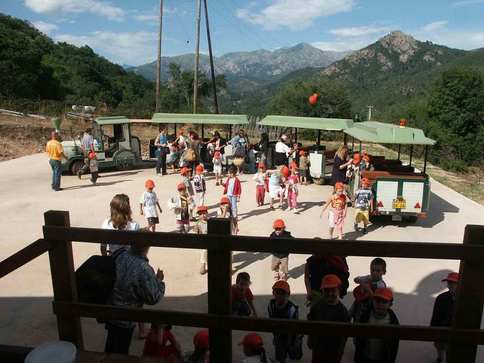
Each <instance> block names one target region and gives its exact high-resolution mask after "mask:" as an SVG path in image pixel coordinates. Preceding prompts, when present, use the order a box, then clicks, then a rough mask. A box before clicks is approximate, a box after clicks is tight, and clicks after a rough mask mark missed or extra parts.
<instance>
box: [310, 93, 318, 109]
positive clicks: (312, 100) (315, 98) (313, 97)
mask: <svg viewBox="0 0 484 363" xmlns="http://www.w3.org/2000/svg"><path fill="white" fill-rule="evenodd" d="M317 103H318V94H317V93H313V94H312V95H311V96H309V104H310V105H311V106H314V105H316V104H317Z"/></svg>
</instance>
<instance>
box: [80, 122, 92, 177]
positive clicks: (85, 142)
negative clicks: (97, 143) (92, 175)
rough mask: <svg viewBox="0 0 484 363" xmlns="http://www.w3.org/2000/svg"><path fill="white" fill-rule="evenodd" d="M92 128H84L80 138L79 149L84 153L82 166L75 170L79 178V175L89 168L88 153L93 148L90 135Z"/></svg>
mask: <svg viewBox="0 0 484 363" xmlns="http://www.w3.org/2000/svg"><path fill="white" fill-rule="evenodd" d="M91 132H92V130H91V129H86V131H85V132H84V134H83V135H82V139H81V150H82V154H83V155H84V166H83V167H82V168H81V169H79V171H78V172H77V177H78V178H79V179H81V175H82V174H85V173H87V171H88V170H89V153H90V152H91V151H92V150H94V137H93V136H92V135H91Z"/></svg>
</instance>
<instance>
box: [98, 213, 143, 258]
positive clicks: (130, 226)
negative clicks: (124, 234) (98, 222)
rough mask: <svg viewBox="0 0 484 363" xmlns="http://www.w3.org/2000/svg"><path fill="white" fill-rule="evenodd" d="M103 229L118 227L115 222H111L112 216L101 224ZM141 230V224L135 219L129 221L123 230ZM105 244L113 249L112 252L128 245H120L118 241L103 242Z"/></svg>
mask: <svg viewBox="0 0 484 363" xmlns="http://www.w3.org/2000/svg"><path fill="white" fill-rule="evenodd" d="M101 228H102V229H116V228H114V226H113V222H111V218H107V219H106V220H105V221H104V222H103V224H102V226H101ZM137 230H139V224H138V223H136V222H135V221H129V222H128V224H127V225H126V228H124V229H123V231H137ZM102 245H103V246H106V245H107V246H108V249H109V250H110V251H111V253H113V252H114V251H116V250H118V249H120V248H125V247H128V246H127V245H118V244H116V243H113V242H106V243H103V244H102Z"/></svg>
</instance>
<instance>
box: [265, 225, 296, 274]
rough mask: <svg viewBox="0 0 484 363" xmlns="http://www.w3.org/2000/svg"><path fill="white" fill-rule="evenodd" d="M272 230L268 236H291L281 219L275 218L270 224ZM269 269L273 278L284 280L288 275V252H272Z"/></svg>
mask: <svg viewBox="0 0 484 363" xmlns="http://www.w3.org/2000/svg"><path fill="white" fill-rule="evenodd" d="M272 228H273V229H274V231H273V232H272V233H271V235H270V236H269V237H271V238H292V235H291V233H290V232H288V231H286V224H285V223H284V221H283V220H282V219H276V220H275V221H274V223H273V224H272ZM271 270H272V271H274V280H276V281H278V280H284V281H286V280H287V279H288V277H289V275H288V273H289V253H280V252H277V253H273V254H272V263H271Z"/></svg>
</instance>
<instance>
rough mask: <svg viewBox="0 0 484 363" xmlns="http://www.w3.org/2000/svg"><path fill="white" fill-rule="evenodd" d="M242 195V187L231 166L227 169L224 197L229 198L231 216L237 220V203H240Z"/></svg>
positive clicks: (234, 168) (235, 170)
mask: <svg viewBox="0 0 484 363" xmlns="http://www.w3.org/2000/svg"><path fill="white" fill-rule="evenodd" d="M241 194H242V186H241V184H240V180H239V178H237V168H236V167H235V166H234V165H231V166H230V168H229V176H228V178H227V180H226V181H225V184H224V195H226V196H227V198H229V201H230V208H231V210H232V215H233V217H234V218H236V219H237V203H238V202H239V201H240V195H241Z"/></svg>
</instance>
